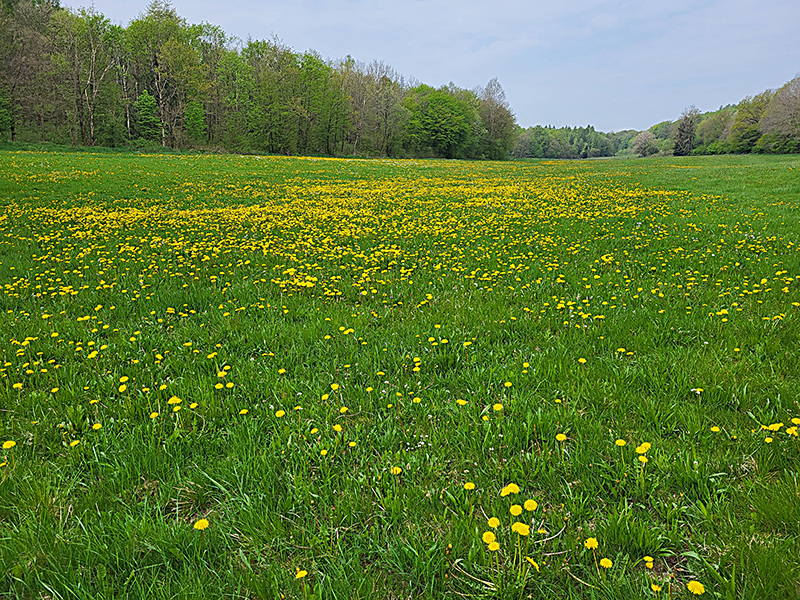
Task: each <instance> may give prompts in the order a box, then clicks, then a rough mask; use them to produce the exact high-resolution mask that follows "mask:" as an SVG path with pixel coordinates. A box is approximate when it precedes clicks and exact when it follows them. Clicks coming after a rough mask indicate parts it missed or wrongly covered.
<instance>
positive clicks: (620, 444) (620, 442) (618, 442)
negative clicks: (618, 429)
mask: <svg viewBox="0 0 800 600" xmlns="http://www.w3.org/2000/svg"><path fill="white" fill-rule="evenodd" d="M614 443H615V444H616V445H617V446H619V447H620V448H622V447H623V446H624V445H625V444H627V443H628V442H626V441H625V440H623V439H619V440H617V441H616V442H614Z"/></svg>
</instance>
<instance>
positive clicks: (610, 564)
mask: <svg viewBox="0 0 800 600" xmlns="http://www.w3.org/2000/svg"><path fill="white" fill-rule="evenodd" d="M600 566H601V567H603V568H604V569H610V568H611V567H613V566H614V563H613V562H611V559H610V558H601V559H600Z"/></svg>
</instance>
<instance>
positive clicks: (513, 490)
mask: <svg viewBox="0 0 800 600" xmlns="http://www.w3.org/2000/svg"><path fill="white" fill-rule="evenodd" d="M509 494H519V486H518V485H517V484H515V483H509V484H508V485H507V486H506V487H504V488H503V489H502V490H500V495H501V496H503V497H504V498H505V497H506V496H508V495H509Z"/></svg>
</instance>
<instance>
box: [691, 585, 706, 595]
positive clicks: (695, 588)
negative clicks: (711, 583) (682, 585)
mask: <svg viewBox="0 0 800 600" xmlns="http://www.w3.org/2000/svg"><path fill="white" fill-rule="evenodd" d="M686 589H687V590H689V591H690V592H692V593H693V594H694V595H695V596H701V595H703V594H705V593H706V588H705V587H703V584H702V583H700V582H699V581H690V582H689V583H687V584H686Z"/></svg>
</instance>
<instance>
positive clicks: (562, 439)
mask: <svg viewBox="0 0 800 600" xmlns="http://www.w3.org/2000/svg"><path fill="white" fill-rule="evenodd" d="M556 441H559V442H565V441H567V436H566V435H564V434H563V433H559V434H558V435H556Z"/></svg>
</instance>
